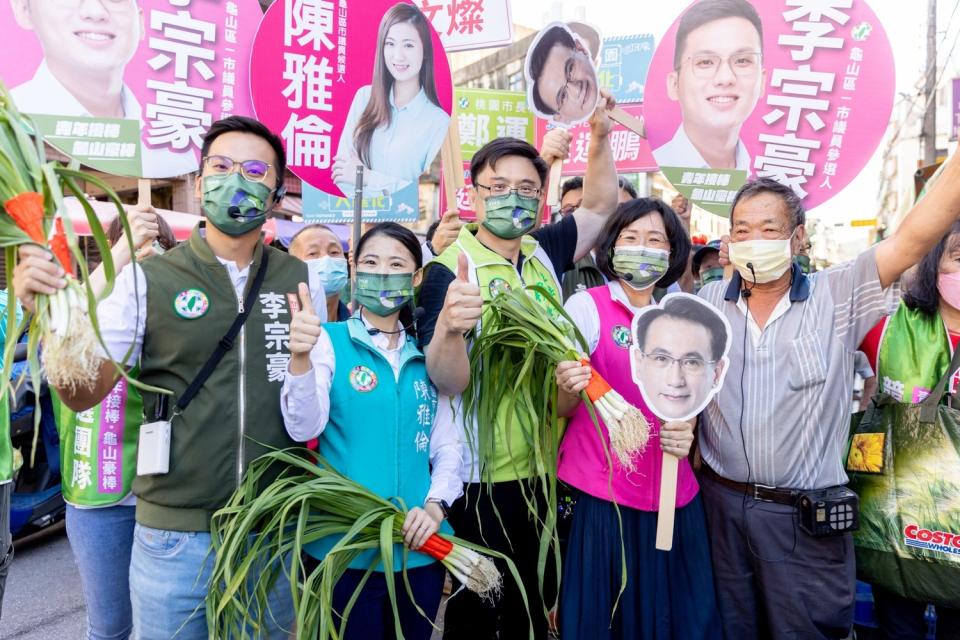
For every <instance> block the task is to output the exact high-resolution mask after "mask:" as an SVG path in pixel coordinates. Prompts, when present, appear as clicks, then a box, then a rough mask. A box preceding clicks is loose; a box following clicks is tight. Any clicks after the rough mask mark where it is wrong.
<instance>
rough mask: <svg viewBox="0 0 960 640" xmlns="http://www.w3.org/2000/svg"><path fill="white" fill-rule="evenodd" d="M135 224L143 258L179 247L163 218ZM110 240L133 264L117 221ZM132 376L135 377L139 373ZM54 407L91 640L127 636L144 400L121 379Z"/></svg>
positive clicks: (136, 217) (138, 216) (142, 217)
mask: <svg viewBox="0 0 960 640" xmlns="http://www.w3.org/2000/svg"><path fill="white" fill-rule="evenodd" d="M129 222H130V226H131V231H132V233H133V237H134V246H135V247H136V248H137V259H143V258H146V257H148V256H150V255H153V254H154V253H155V252H157V251H158V247H159V250H161V251H162V250H167V249H172V248H173V247H174V245H176V239H175V238H174V236H173V231H172V230H171V229H170V226H169V225H168V224H167V223H166V221H164V219H163V218H161V217H160V216H154V215H153V214H144V213H141V212H138V211H135V210H134V211H130V213H129ZM108 239H109V240H110V244H111V246H112V247H113V250H112V251H111V253H112V255H113V260H114V264H115V265H116V268H117V271H119V270H120V269H123V268H124V267H126V266H127V265H128V264H129V263H130V262H131V258H130V251H129V245H128V244H127V240H126V238H125V237H124V236H123V235H122V228H121V226H120V220H119V219H115V220H114V221H113V223H112V224H111V225H110V228H109V231H108ZM101 272H102V267H101V268H98V269H97V270H96V271H94V272H93V273H92V274H91V275H90V282H91V284H92V285H93V287H94V289H95V290H97V289H99V290H102V288H103V285H104V280H103V276H102V273H101ZM98 293H99V291H98ZM143 313H146V309H143ZM114 355H115V357H120V355H119V354H114ZM131 373H132V374H133V375H136V368H135V367H134V369H133V370H132V371H131ZM55 406H56V419H57V429H58V431H59V432H60V470H61V474H62V476H63V479H62V489H63V497H64V499H65V500H66V502H67V537H68V538H69V539H70V548H71V549H72V550H73V556H74V559H75V560H76V563H77V567H78V569H79V570H80V582H81V585H82V588H83V597H84V600H85V601H86V605H87V636H86V637H87V638H88V640H106V639H109V640H114V639H123V638H128V637H129V636H130V633H131V632H132V631H133V618H132V612H131V608H130V588H129V583H128V576H129V572H130V550H131V548H132V545H133V526H134V511H135V508H136V507H135V506H134V505H135V504H136V498H135V497H134V496H133V494H132V493H131V489H130V485H131V484H132V482H133V478H134V476H136V474H137V467H136V465H137V435H138V433H139V430H140V423H141V422H142V418H143V415H142V414H143V400H142V399H141V398H140V394H139V393H138V392H137V390H136V388H134V387H131V386H129V384H128V382H127V380H126V379H125V378H120V380H119V381H118V382H117V385H116V386H115V387H114V388H113V389H112V390H111V391H110V393H109V394H107V397H106V398H104V399H103V401H102V402H101V403H100V404H99V405H98V406H96V407H94V408H92V409H89V410H87V411H83V412H81V413H74V412H72V411H71V410H70V409H68V408H67V407H66V405H63V404H61V403H60V402H59V401H57V400H55Z"/></svg>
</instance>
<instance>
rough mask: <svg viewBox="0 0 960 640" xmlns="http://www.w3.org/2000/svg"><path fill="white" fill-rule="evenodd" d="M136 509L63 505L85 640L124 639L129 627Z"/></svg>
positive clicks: (127, 636)
mask: <svg viewBox="0 0 960 640" xmlns="http://www.w3.org/2000/svg"><path fill="white" fill-rule="evenodd" d="M135 511H136V507H102V508H99V509H78V508H76V507H74V506H73V505H69V504H68V505H67V537H68V538H69V539H70V548H71V549H73V558H74V560H76V562H77V568H78V569H79V570H80V584H81V585H82V586H83V599H84V600H85V601H86V603H87V639H88V640H126V639H127V638H129V637H130V632H131V631H133V613H132V612H131V610H130V582H129V576H130V550H131V548H132V547H133V525H134V519H133V516H134V512H135Z"/></svg>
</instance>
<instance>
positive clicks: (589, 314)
mask: <svg viewBox="0 0 960 640" xmlns="http://www.w3.org/2000/svg"><path fill="white" fill-rule="evenodd" d="M607 288H608V289H610V297H611V298H613V299H614V300H616V301H617V302H619V303H620V304H622V305H624V306H625V307H626V308H627V309H629V310H630V311H632V312H633V314H634V315H636V314H637V312H639V311H640V309H642V308H643V307H635V306H633V305H632V304H630V300H629V299H628V298H627V294H626V293H624V291H623V285H621V284H620V281H619V280H612V281H610V282H608V283H607ZM563 308H564V310H565V311H566V312H567V314H569V315H570V319H571V320H573V324H575V325H576V326H577V328H578V329H580V333H581V334H583V338H584V339H585V340H586V341H587V347H589V349H590V353H589V355H593V352H594V351H596V350H597V345H598V344H600V311H599V310H598V309H597V303H596V302H594V300H593V296H591V295H590V294H589V293H587V292H586V291H580V292H578V293H575V294H573V295H572V296H570V298H569V299H568V300H567V302H566V303H565V304H564V305H563Z"/></svg>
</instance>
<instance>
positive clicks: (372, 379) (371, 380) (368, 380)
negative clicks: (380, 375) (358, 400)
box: [350, 365, 377, 393]
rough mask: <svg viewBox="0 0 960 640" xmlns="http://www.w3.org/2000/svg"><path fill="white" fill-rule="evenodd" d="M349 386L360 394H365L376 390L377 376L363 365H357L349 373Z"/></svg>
mask: <svg viewBox="0 0 960 640" xmlns="http://www.w3.org/2000/svg"><path fill="white" fill-rule="evenodd" d="M350 386H352V387H353V388H354V389H356V390H357V391H359V392H360V393H367V392H368V391H373V390H374V389H376V388H377V374H375V373H374V372H373V371H371V370H370V369H368V368H367V367H365V366H363V365H358V366H356V367H354V368H353V369H352V370H351V371H350Z"/></svg>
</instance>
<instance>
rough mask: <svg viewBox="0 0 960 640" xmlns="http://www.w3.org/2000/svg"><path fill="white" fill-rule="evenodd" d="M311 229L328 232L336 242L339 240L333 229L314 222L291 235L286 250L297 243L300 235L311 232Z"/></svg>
mask: <svg viewBox="0 0 960 640" xmlns="http://www.w3.org/2000/svg"><path fill="white" fill-rule="evenodd" d="M313 229H322V230H324V231H329V232H330V233H332V234H333V235H334V236H336V238H337V240H339V239H340V236H338V235H337V232H336V231H334V230H333V229H331V228H330V227H328V226H327V225H325V224H320V223H319V222H314V223H312V224H308V225H304V226H303V227H301V228H300V229H299V230H298V231H297V232H296V233H295V234H293V237H292V238H290V244H289V245H287V248H288V249H290V248H292V247H293V243H295V242H296V241H297V238H299V237H300V236H302V235H303V234H304V233H306V232H307V231H311V230H313ZM341 244H342V243H341Z"/></svg>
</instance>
